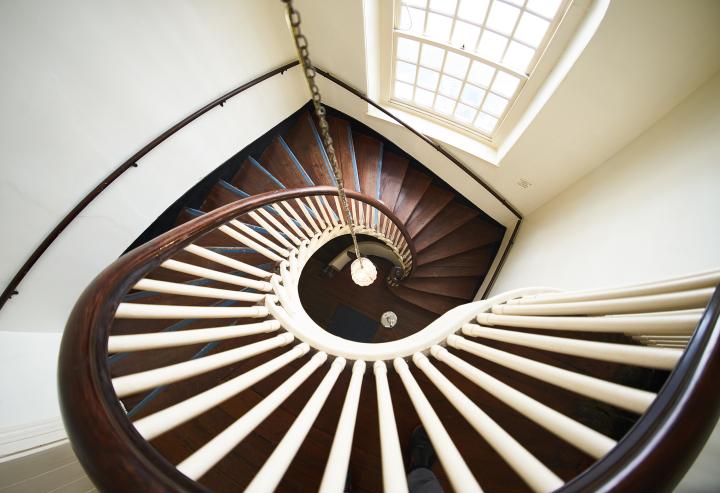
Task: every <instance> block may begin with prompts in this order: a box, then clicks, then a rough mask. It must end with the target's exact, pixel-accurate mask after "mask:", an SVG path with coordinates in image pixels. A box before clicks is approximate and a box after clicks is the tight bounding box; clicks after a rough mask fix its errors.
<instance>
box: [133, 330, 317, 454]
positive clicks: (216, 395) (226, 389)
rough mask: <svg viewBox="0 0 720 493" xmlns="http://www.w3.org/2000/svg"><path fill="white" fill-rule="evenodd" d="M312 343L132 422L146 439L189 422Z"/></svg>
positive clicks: (253, 382)
mask: <svg viewBox="0 0 720 493" xmlns="http://www.w3.org/2000/svg"><path fill="white" fill-rule="evenodd" d="M309 349H310V346H308V345H307V344H298V345H297V346H295V347H294V348H292V349H291V350H290V351H287V352H285V353H283V354H281V355H280V356H278V357H276V358H273V359H271V360H270V361H268V362H267V363H264V364H262V365H260V366H258V367H256V368H253V369H252V370H250V371H248V372H245V373H243V374H241V375H238V376H236V377H234V378H233V379H231V380H228V381H227V382H223V383H221V384H220V385H217V386H215V387H213V388H211V389H208V390H206V391H204V392H201V393H199V394H196V395H194V396H193V397H190V398H189V399H186V400H184V401H182V402H178V403H177V404H174V405H172V406H170V407H167V408H165V409H163V410H162V411H158V412H156V413H154V414H151V415H150V416H146V417H144V418H142V419H139V420H137V421H135V422H133V425H134V426H135V429H136V430H137V431H138V433H140V434H141V435H142V436H143V438H145V440H152V439H153V438H155V437H157V436H160V435H162V434H163V433H165V432H167V431H169V430H172V429H173V428H175V427H177V426H180V425H181V424H183V423H185V422H187V421H190V420H191V419H193V418H194V417H196V416H200V415H201V414H202V413H204V412H206V411H209V410H210V409H212V408H213V407H215V406H218V405H220V404H222V403H223V402H225V401H226V400H228V399H230V398H231V397H233V396H235V395H237V394H239V393H240V392H242V391H243V390H245V389H247V388H250V387H251V386H253V385H254V384H256V383H257V382H259V381H260V380H262V379H264V378H266V377H267V376H269V375H272V374H273V373H275V372H276V371H278V370H279V369H280V368H282V367H284V366H285V365H287V364H288V363H290V362H291V361H293V360H296V359H297V358H299V357H301V356H303V355H305V354H307V352H308V351H309Z"/></svg>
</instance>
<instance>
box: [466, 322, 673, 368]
mask: <svg viewBox="0 0 720 493" xmlns="http://www.w3.org/2000/svg"><path fill="white" fill-rule="evenodd" d="M462 331H463V334H465V335H469V336H472V337H483V338H485V339H492V340H494V341H503V342H509V343H511V344H518V345H521V346H525V347H532V348H536V349H542V350H545V351H552V352H555V353H561V354H570V355H573V356H580V357H583V358H592V359H597V360H601V361H612V362H614V363H623V364H626V365H636V366H644V367H646V368H659V369H665V370H671V369H673V368H675V364H676V363H677V361H678V360H679V359H680V357H681V356H682V351H681V350H677V349H660V348H648V347H643V346H633V345H631V344H611V343H607V342H595V341H584V340H579V339H571V338H569V337H550V336H542V335H536V334H528V333H525V332H517V331H514V330H498V329H491V328H488V327H481V326H480V325H475V324H465V325H464V326H463V328H462Z"/></svg>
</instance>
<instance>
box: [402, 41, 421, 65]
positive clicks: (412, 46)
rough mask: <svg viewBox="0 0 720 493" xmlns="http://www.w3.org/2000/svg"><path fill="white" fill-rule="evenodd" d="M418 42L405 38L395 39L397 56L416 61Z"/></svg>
mask: <svg viewBox="0 0 720 493" xmlns="http://www.w3.org/2000/svg"><path fill="white" fill-rule="evenodd" d="M419 50H420V43H418V42H417V41H413V40H412V39H407V38H398V40H397V57H398V58H399V59H401V60H405V61H408V62H412V63H417V59H418V51H419Z"/></svg>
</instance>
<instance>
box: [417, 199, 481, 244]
mask: <svg viewBox="0 0 720 493" xmlns="http://www.w3.org/2000/svg"><path fill="white" fill-rule="evenodd" d="M478 214H479V212H478V211H477V210H473V209H471V208H469V207H466V206H464V205H461V204H458V203H457V202H450V203H449V204H448V205H447V206H445V207H444V208H443V209H442V210H441V211H440V212H439V213H438V214H437V215H436V216H435V217H434V218H433V219H432V220H431V221H430V222H429V223H428V224H427V225H425V227H424V228H423V229H422V230H421V231H420V232H419V233H418V234H417V236H416V237H414V238H413V241H414V242H415V250H416V251H417V252H421V251H422V250H424V249H425V248H427V247H429V246H430V245H432V244H433V243H435V242H436V241H438V240H440V239H441V238H443V237H444V236H446V235H448V234H450V233H451V232H452V231H455V230H456V229H457V228H459V227H460V226H462V225H463V224H465V223H467V222H468V221H470V220H471V219H472V218H474V217H476V216H477V215H478Z"/></svg>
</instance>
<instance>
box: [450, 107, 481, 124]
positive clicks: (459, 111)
mask: <svg viewBox="0 0 720 493" xmlns="http://www.w3.org/2000/svg"><path fill="white" fill-rule="evenodd" d="M476 113H477V111H476V110H475V109H474V108H471V107H470V106H467V105H464V104H462V103H458V105H457V108H455V117H456V118H457V119H458V120H461V121H464V122H466V123H471V122H472V121H473V120H474V119H475V114H476Z"/></svg>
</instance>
